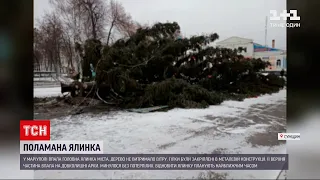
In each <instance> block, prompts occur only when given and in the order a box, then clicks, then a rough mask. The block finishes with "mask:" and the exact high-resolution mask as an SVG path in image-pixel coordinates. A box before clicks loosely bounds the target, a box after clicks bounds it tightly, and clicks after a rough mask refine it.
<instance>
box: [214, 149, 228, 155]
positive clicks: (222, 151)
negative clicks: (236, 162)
mask: <svg viewBox="0 0 320 180" xmlns="http://www.w3.org/2000/svg"><path fill="white" fill-rule="evenodd" d="M227 150H228V149H227V148H217V149H215V150H213V151H212V152H211V154H227Z"/></svg>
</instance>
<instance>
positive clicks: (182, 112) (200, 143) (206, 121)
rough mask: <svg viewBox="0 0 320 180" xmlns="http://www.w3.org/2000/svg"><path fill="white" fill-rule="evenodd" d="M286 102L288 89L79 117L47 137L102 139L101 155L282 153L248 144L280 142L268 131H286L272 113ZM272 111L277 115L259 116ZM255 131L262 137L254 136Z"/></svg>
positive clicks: (252, 174)
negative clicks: (202, 105) (198, 104)
mask: <svg viewBox="0 0 320 180" xmlns="http://www.w3.org/2000/svg"><path fill="white" fill-rule="evenodd" d="M285 101H286V90H281V91H280V92H279V93H276V94H273V95H265V96H261V97H258V98H252V99H246V100H244V101H243V102H237V101H226V102H224V103H222V104H221V105H218V106H211V107H209V108H207V109H173V110H171V111H168V112H154V113H147V114H141V113H133V112H124V111H118V112H108V113H105V114H98V115H97V114H81V115H77V116H68V117H64V118H60V119H52V120H51V133H52V134H51V137H52V139H53V140H103V141H104V151H105V153H124V154H125V153H130V154H132V153H157V154H166V153H170V154H192V153H244V154H250V153H252V154H265V153H286V148H285V144H277V145H274V146H271V145H258V146H253V145H252V144H250V143H249V142H248V138H249V137H251V138H252V137H259V136H261V138H266V136H267V138H268V137H271V135H274V139H271V140H270V138H269V139H267V140H263V139H262V140H259V139H258V141H267V142H265V143H268V142H269V141H275V142H279V141H277V139H276V138H277V135H276V132H273V131H270V129H268V128H270V127H273V126H276V125H277V126H279V125H281V127H285V124H286V122H285V121H286V120H285V118H284V117H285V112H280V115H279V112H278V115H277V114H276V111H277V110H278V111H279V109H281V108H282V109H283V111H285ZM248 111H250V113H249V114H248ZM271 111H274V114H275V115H270V114H263V113H268V112H271ZM246 113H247V114H246ZM280 116H281V117H280ZM254 117H255V118H254ZM263 117H264V118H265V119H263ZM261 118H262V119H261ZM257 133H260V134H262V135H255V134H257ZM263 135H264V136H263ZM201 172H205V171H195V170H188V171H183V170H177V171H175V170H174V171H168V170H167V171H166V170H163V171H162V170H156V171H137V170H127V171H123V170H117V171H116V170H115V171H98V170H91V171H57V170H54V171H52V170H50V171H35V178H41V179H42V178H48V179H59V178H62V179H107V178H124V179H166V178H171V179H173V178H174V179H175V178H183V179H184V178H188V179H190V178H197V177H198V175H199V174H200V173H201ZM214 172H222V173H228V177H227V178H228V179H229V178H234V179H242V178H243V179H254V178H259V179H269V178H270V179H271V178H272V179H275V178H276V177H277V176H278V174H279V171H259V170H254V171H242V170H241V171H239V170H237V171H214Z"/></svg>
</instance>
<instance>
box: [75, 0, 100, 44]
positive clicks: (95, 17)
mask: <svg viewBox="0 0 320 180" xmlns="http://www.w3.org/2000/svg"><path fill="white" fill-rule="evenodd" d="M75 1H76V7H77V8H79V10H80V12H82V13H83V14H85V16H83V17H84V20H85V21H84V24H85V25H86V26H85V28H86V29H87V30H89V32H91V33H90V36H88V37H87V38H93V39H100V38H102V37H103V34H104V28H105V25H106V3H105V1H103V0H75Z"/></svg>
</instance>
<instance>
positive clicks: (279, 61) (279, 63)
mask: <svg viewBox="0 0 320 180" xmlns="http://www.w3.org/2000/svg"><path fill="white" fill-rule="evenodd" d="M277 67H281V60H280V59H278V60H277Z"/></svg>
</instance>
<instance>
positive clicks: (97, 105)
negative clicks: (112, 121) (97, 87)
mask: <svg viewBox="0 0 320 180" xmlns="http://www.w3.org/2000/svg"><path fill="white" fill-rule="evenodd" d="M114 109H115V108H114V107H110V106H106V105H104V104H102V103H101V102H100V101H99V100H96V99H91V98H83V97H77V98H71V97H53V98H52V97H51V98H34V119H53V118H59V117H63V116H68V115H76V114H81V113H89V112H90V113H102V112H108V111H110V110H114Z"/></svg>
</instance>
